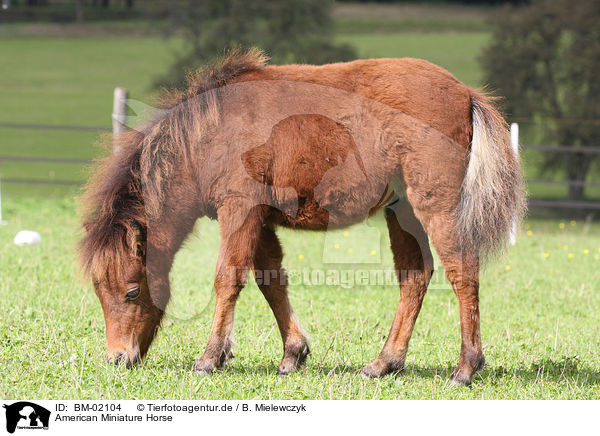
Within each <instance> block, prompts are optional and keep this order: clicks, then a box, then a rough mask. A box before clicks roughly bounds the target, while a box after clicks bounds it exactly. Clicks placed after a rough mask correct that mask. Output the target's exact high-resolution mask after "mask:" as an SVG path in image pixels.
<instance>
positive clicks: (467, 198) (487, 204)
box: [457, 90, 526, 260]
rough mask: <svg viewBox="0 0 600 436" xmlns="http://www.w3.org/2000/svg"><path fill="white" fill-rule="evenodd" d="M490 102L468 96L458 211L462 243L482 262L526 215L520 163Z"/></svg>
mask: <svg viewBox="0 0 600 436" xmlns="http://www.w3.org/2000/svg"><path fill="white" fill-rule="evenodd" d="M492 101H493V99H492V98H491V97H488V96H486V95H483V94H480V93H479V92H477V91H475V90H471V110H472V117H473V140H472V142H471V152H470V155H469V163H468V166H467V171H466V174H465V179H464V181H463V185H462V191H461V201H460V203H459V206H458V209H457V215H458V217H457V218H458V229H457V230H458V235H459V237H460V241H461V243H462V244H463V246H465V245H467V246H470V247H473V248H474V249H475V250H477V251H478V252H479V255H480V257H481V258H482V259H484V260H485V259H486V258H488V257H489V256H490V255H493V254H494V253H496V252H498V251H501V250H502V249H503V248H504V246H505V245H506V242H507V241H508V239H509V235H510V233H511V229H512V228H513V223H518V222H519V221H520V220H521V219H522V218H523V215H524V213H525V209H526V206H525V205H526V203H525V193H524V184H523V178H522V175H521V167H520V163H519V158H518V156H517V155H516V154H515V153H514V151H513V150H512V148H511V145H510V134H509V131H508V126H507V124H506V121H504V119H503V118H502V115H500V113H499V112H498V110H497V109H496V108H495V107H494V105H493V103H492Z"/></svg>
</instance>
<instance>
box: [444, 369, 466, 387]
mask: <svg viewBox="0 0 600 436" xmlns="http://www.w3.org/2000/svg"><path fill="white" fill-rule="evenodd" d="M448 386H449V387H459V386H466V387H469V386H471V377H468V376H467V375H465V374H462V373H461V372H458V373H456V374H452V375H451V376H450V381H449V383H448Z"/></svg>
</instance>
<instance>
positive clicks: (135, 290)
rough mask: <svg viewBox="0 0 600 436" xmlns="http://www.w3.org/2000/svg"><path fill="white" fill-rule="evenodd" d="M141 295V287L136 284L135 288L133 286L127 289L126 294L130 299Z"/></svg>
mask: <svg viewBox="0 0 600 436" xmlns="http://www.w3.org/2000/svg"><path fill="white" fill-rule="evenodd" d="M139 296H140V287H139V286H136V287H135V288H131V289H129V290H127V293H126V294H125V298H126V299H127V300H129V301H131V300H135V299H136V298H137V297H139Z"/></svg>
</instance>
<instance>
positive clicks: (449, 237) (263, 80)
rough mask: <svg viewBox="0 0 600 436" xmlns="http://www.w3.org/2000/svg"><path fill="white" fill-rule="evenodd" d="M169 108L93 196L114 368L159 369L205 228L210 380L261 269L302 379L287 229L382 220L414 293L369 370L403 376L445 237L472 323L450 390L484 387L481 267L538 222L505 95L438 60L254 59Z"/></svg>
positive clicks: (404, 299) (96, 273)
mask: <svg viewBox="0 0 600 436" xmlns="http://www.w3.org/2000/svg"><path fill="white" fill-rule="evenodd" d="M161 104H162V107H163V108H164V109H165V110H164V111H163V112H162V113H161V115H160V116H158V117H156V118H155V119H154V120H152V121H150V122H149V123H148V124H147V125H145V126H144V127H142V128H140V129H138V130H133V131H130V132H127V133H125V134H121V135H119V136H118V138H116V139H115V141H117V142H118V145H119V149H120V152H118V153H116V154H114V155H110V156H108V157H106V158H105V159H104V160H103V161H102V162H101V163H99V164H98V168H97V171H96V174H95V177H93V178H92V180H91V181H90V183H89V184H88V186H87V193H86V196H85V198H84V214H85V217H84V222H83V225H84V227H85V229H86V234H85V236H84V238H83V240H82V241H81V246H80V260H81V263H82V267H83V270H84V271H85V272H86V273H87V274H89V275H90V276H91V278H92V281H93V284H94V289H95V291H96V294H97V295H98V297H99V299H100V303H101V305H102V308H103V310H104V317H105V321H106V334H107V354H108V359H109V360H110V361H114V362H116V363H118V362H122V363H125V364H127V365H131V364H133V363H135V362H139V361H141V359H142V358H143V357H144V355H145V354H146V352H147V351H148V348H149V346H150V343H151V342H152V340H153V338H154V336H155V334H156V331H157V330H158V327H159V325H160V321H161V318H162V316H163V313H164V310H165V308H166V306H167V303H168V301H169V294H170V291H169V271H170V269H171V266H172V263H173V258H174V256H175V253H176V252H177V251H178V249H179V248H180V247H181V245H182V243H183V242H184V240H185V239H186V237H187V236H188V235H189V233H190V232H191V231H192V229H193V226H194V223H195V222H196V220H197V219H198V218H199V217H201V216H208V217H210V218H212V219H218V221H219V226H220V236H221V244H220V250H219V256H218V260H217V266H216V273H215V281H214V287H215V292H216V306H215V313H214V319H213V323H212V328H211V332H210V337H209V339H208V344H207V346H206V350H205V352H204V354H203V356H202V357H201V358H200V360H198V361H197V362H196V364H195V371H196V372H198V373H202V374H207V373H211V372H213V371H214V370H215V369H217V368H219V367H221V366H223V365H224V363H225V362H226V361H227V360H228V359H229V358H231V357H232V350H231V348H232V326H233V319H234V308H235V303H236V299H237V297H238V295H239V293H240V291H241V290H242V288H243V287H244V285H245V283H246V281H247V277H248V273H249V272H250V271H252V272H253V273H254V275H255V278H256V280H257V284H258V285H259V288H260V290H261V291H262V293H263V295H264V297H265V298H266V300H267V302H268V304H269V306H270V307H271V309H272V310H273V313H274V315H275V318H276V321H277V324H278V327H279V330H280V332H281V337H282V340H283V349H284V351H283V359H282V361H281V364H280V366H279V372H280V373H281V374H287V373H289V372H291V371H294V370H296V369H298V368H299V367H300V366H301V365H303V364H304V362H305V360H306V357H307V355H308V353H309V347H308V341H307V337H306V334H305V333H304V331H303V329H302V327H301V326H300V323H299V321H298V319H297V317H296V316H295V315H294V312H293V310H292V307H291V305H290V302H289V299H288V295H287V286H286V283H287V282H286V276H285V272H284V270H283V269H282V267H281V262H282V257H283V253H282V248H281V245H280V243H279V240H278V238H277V235H276V232H275V230H276V227H277V226H286V227H290V228H295V229H312V230H326V229H328V228H338V227H344V226H347V225H351V224H353V223H357V222H360V221H361V220H363V219H364V218H365V217H367V216H369V214H371V213H373V212H374V211H375V210H377V209H378V208H381V207H383V208H384V211H385V214H384V215H385V220H386V222H387V226H388V229H389V236H390V242H391V249H392V252H393V257H394V264H395V269H396V272H397V274H398V279H399V281H400V289H401V297H400V303H399V306H398V309H397V312H396V316H395V318H394V321H393V324H392V327H391V330H390V333H389V336H388V338H387V341H386V343H385V345H384V347H383V350H382V351H381V353H380V355H379V356H378V357H377V358H376V359H375V360H374V361H373V362H371V363H370V364H368V365H366V366H365V367H364V368H363V369H362V373H363V374H364V375H365V376H367V377H380V376H383V375H385V374H388V373H391V372H397V371H400V370H401V369H402V368H403V365H404V361H405V357H406V352H407V348H408V343H409V340H410V336H411V334H412V330H413V327H414V325H415V321H416V318H417V315H418V314H419V310H420V308H421V303H422V301H423V297H424V295H425V292H426V290H427V286H428V284H429V281H430V278H431V275H432V273H433V258H432V255H431V252H430V248H429V240H430V239H431V242H432V244H433V246H434V247H435V249H436V251H437V252H438V254H439V258H440V260H441V263H442V264H443V266H444V268H445V272H446V276H447V278H448V280H449V281H450V283H451V285H452V287H453V290H454V292H455V293H456V296H457V297H458V302H459V309H460V323H461V341H462V345H461V351H460V358H459V362H458V366H457V367H456V369H455V370H454V372H453V373H452V376H451V380H452V382H453V383H456V384H469V383H470V382H471V377H472V375H473V374H474V372H475V371H477V370H478V369H480V368H481V367H482V366H483V364H484V356H483V352H482V348H481V340H480V329H479V296H478V292H479V269H480V265H481V263H482V262H483V261H485V260H486V259H487V258H488V257H489V256H490V255H493V254H494V253H496V252H498V250H499V249H500V248H501V247H502V246H503V244H504V242H505V241H506V239H507V237H508V235H509V234H510V232H511V229H512V228H513V226H514V225H515V223H516V222H518V220H519V219H520V218H521V217H522V214H523V212H524V195H523V190H522V179H521V171H520V167H519V162H518V158H517V156H516V155H515V153H514V152H513V151H512V149H511V147H510V143H509V135H508V133H507V128H506V123H505V121H504V120H503V118H502V117H501V115H500V114H499V112H498V111H497V110H496V109H495V108H494V105H493V102H492V99H491V98H490V97H488V96H486V95H484V94H482V93H480V92H478V91H476V90H474V89H472V88H470V87H468V86H466V85H464V84H462V83H461V82H459V81H458V80H457V79H455V78H454V77H453V76H452V75H451V74H449V73H448V72H447V71H445V70H443V69H442V68H440V67H437V66H435V65H432V64H430V63H428V62H426V61H423V60H418V59H409V58H405V59H369V60H357V61H354V62H348V63H337V64H330V65H322V66H311V65H285V66H271V65H267V59H266V57H265V56H264V55H263V54H262V53H261V52H260V51H258V50H255V49H253V50H250V51H248V52H240V51H236V52H232V53H230V54H229V55H227V56H226V57H225V58H224V59H222V60H221V61H220V63H217V64H214V65H212V66H209V67H207V68H205V69H204V70H201V71H199V72H197V73H194V74H191V75H190V76H189V77H188V86H187V88H186V89H185V90H182V91H178V90H175V91H170V92H167V93H166V95H165V97H164V98H163V100H162V102H161ZM266 271H268V272H269V280H265V279H264V278H265V277H264V275H263V272H266ZM404 271H411V274H410V276H409V275H407V274H403V273H402V272H404Z"/></svg>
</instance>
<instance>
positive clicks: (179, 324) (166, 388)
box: [0, 199, 600, 399]
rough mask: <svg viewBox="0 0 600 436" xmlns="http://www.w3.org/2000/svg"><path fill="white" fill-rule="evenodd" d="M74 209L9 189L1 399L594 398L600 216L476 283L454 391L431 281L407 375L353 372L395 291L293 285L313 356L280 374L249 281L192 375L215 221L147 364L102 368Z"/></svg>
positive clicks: (544, 236)
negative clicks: (372, 376)
mask: <svg viewBox="0 0 600 436" xmlns="http://www.w3.org/2000/svg"><path fill="white" fill-rule="evenodd" d="M75 209H76V203H75V202H74V201H73V200H69V199H64V200H60V201H56V200H39V199H36V200H32V199H22V200H21V199H19V200H16V199H15V200H11V201H9V202H8V204H7V205H6V207H5V217H6V218H8V220H9V224H8V225H6V226H2V227H0V246H2V247H3V249H2V251H1V252H0V270H1V271H2V280H1V282H0V296H1V299H2V302H3V307H4V310H2V312H0V372H1V373H2V375H3V376H2V377H1V378H0V397H2V398H5V399H16V398H30V397H35V398H48V399H58V398H90V399H92V398H104V399H125V398H129V399H141V398H145V399H150V398H163V399H179V398H180V399H221V398H236V399H329V398H335V399H359V398H362V399H371V398H376V399H383V398H413V399H416V398H419V399H427V398H432V399H449V398H461V399H481V398H485V399H494V398H529V399H530V398H536V399H542V398H544V399H549V398H555V399H556V398H562V399H573V398H595V399H600V390H599V385H600V362H599V360H598V349H599V348H600V315H599V314H600V293H599V292H598V284H599V283H600V260H598V259H599V257H600V236H599V235H600V226H599V225H598V224H594V225H586V224H585V223H583V222H576V223H574V224H575V225H573V226H572V225H571V224H570V223H569V222H568V221H567V222H565V223H564V224H565V226H564V227H565V228H564V229H561V228H560V227H559V223H557V222H554V221H544V222H542V221H529V222H528V223H527V225H528V226H529V227H530V228H529V230H530V231H531V232H532V234H531V235H530V236H529V235H527V233H526V230H525V231H524V233H523V235H522V236H521V237H520V238H519V240H518V242H517V245H516V246H515V247H513V248H512V249H510V251H509V253H508V254H507V255H506V256H505V257H503V258H502V259H501V260H499V261H496V262H493V263H492V264H490V265H489V266H488V268H487V270H486V272H485V273H484V274H483V277H482V283H481V313H482V315H481V319H482V336H483V344H484V351H485V353H486V358H487V366H486V368H485V369H484V370H483V371H481V372H480V373H479V374H478V375H477V376H476V377H475V378H474V383H473V386H472V387H471V388H450V387H448V386H447V379H448V376H449V375H450V373H451V371H452V369H453V366H454V365H455V364H456V362H457V358H458V352H459V324H458V306H457V303H456V298H455V296H454V294H453V293H452V291H451V290H449V289H432V290H430V291H429V293H428V294H427V296H426V297H425V302H424V306H423V309H422V311H421V316H420V317H419V320H418V322H417V325H416V328H415V332H414V335H413V340H412V342H411V347H410V350H409V354H408V358H407V362H406V369H405V371H404V373H403V374H401V375H399V376H387V377H384V378H382V379H378V380H365V379H363V378H361V376H360V375H359V373H358V370H359V368H360V367H361V366H362V365H364V364H366V363H368V362H369V361H370V360H371V359H373V358H374V357H375V356H377V354H378V353H379V351H380V349H381V347H382V345H383V342H384V340H385V337H386V335H387V332H388V328H389V326H390V325H391V321H392V317H393V315H394V312H395V309H396V306H397V303H398V298H399V291H398V289H397V288H396V287H395V286H370V287H368V286H354V287H351V288H346V287H341V286H323V285H319V286H308V285H306V284H297V285H293V286H291V288H290V298H291V301H292V304H293V306H294V308H295V310H296V312H297V314H298V316H299V318H300V320H301V322H302V323H303V326H304V327H305V329H306V330H307V332H308V334H309V335H310V337H311V338H312V342H311V348H312V354H311V356H310V357H309V359H308V363H307V366H306V369H305V370H303V371H302V372H301V373H298V374H293V375H291V376H288V377H280V376H277V375H276V369H277V365H278V363H279V359H280V358H281V352H282V350H281V340H280V338H279V333H278V331H277V327H276V324H275V321H274V317H273V315H272V314H271V312H270V310H269V309H268V306H266V307H265V305H266V304H265V301H264V299H263V297H262V295H261V294H260V292H259V291H258V289H257V287H256V286H255V285H254V283H253V282H251V284H249V286H247V288H246V289H245V290H244V291H243V292H242V296H241V298H240V301H239V304H238V310H237V314H236V324H235V337H236V342H237V347H236V358H235V359H233V360H232V361H231V362H230V364H229V365H228V367H227V368H226V369H225V370H224V371H223V372H220V373H217V374H215V375H213V376H211V377H198V376H195V375H194V374H193V372H192V365H193V362H194V359H197V358H199V357H200V356H201V354H202V351H203V347H204V344H205V341H206V339H207V337H208V332H209V327H210V321H211V316H212V313H211V312H212V308H213V305H214V298H211V297H212V285H211V284H212V274H213V271H214V266H215V263H216V255H217V250H218V248H217V247H218V236H217V234H218V231H217V227H216V223H215V222H210V221H207V220H201V221H200V222H199V225H198V229H197V232H196V236H194V237H193V238H192V239H191V240H190V242H189V243H188V244H187V246H186V248H185V249H184V250H183V251H181V252H180V253H179V255H178V257H177V258H176V265H175V268H174V271H173V272H172V275H171V279H172V283H173V293H174V297H173V301H172V305H171V306H170V307H169V310H168V314H169V315H168V316H167V318H166V320H165V322H164V327H163V328H162V330H161V332H160V333H159V336H158V337H157V339H156V341H155V343H154V345H153V346H152V348H151V349H150V353H149V355H148V358H147V360H146V361H145V363H144V364H143V366H141V367H138V368H135V369H133V370H126V369H124V368H122V367H115V366H112V365H108V364H106V363H105V361H104V345H105V338H104V321H103V316H102V309H101V308H100V304H99V302H98V300H97V298H96V296H95V294H94V292H93V290H92V287H91V285H89V284H88V283H82V282H81V280H80V279H79V277H78V275H77V273H76V270H75V267H74V248H73V247H74V246H75V242H76V239H77V236H76V235H75V233H74V231H73V229H75V228H77V226H78V221H77V216H76V213H75ZM372 225H373V226H375V228H376V229H379V230H380V231H381V235H382V237H381V255H382V263H381V265H369V266H368V267H369V268H381V267H383V268H391V267H392V263H391V255H390V252H389V249H387V246H388V242H387V232H386V231H385V228H384V225H383V223H382V221H381V220H380V219H379V218H375V219H374V220H373V224H372ZM24 228H26V229H35V230H38V231H39V232H40V233H41V235H42V237H43V242H42V244H41V245H39V246H29V247H27V246H26V247H17V246H15V245H13V244H12V241H11V239H12V237H13V236H14V234H16V232H17V231H18V230H20V229H24ZM364 230H365V229H364V228H362V229H359V228H356V227H355V228H351V229H349V236H348V237H344V235H343V234H342V233H341V232H336V233H333V234H332V235H329V237H331V238H332V239H330V241H333V240H335V241H340V243H344V244H348V245H349V246H353V247H355V249H356V250H359V249H362V248H364V245H365V240H364V238H362V237H361V236H363V237H364V234H365V233H364ZM280 236H281V239H282V243H283V246H284V249H285V251H286V257H285V259H284V265H285V266H286V268H288V269H290V270H295V271H298V270H302V269H303V268H309V269H312V270H314V269H321V268H325V269H330V268H334V267H336V266H335V265H327V264H323V263H322V262H321V259H322V253H323V248H324V247H323V244H324V239H323V238H324V234H322V233H312V234H306V233H302V232H293V231H281V232H280ZM372 239H373V238H371V239H370V240H372ZM565 247H566V248H565ZM584 250H588V251H587V254H585V252H584ZM545 254H547V255H548V257H547V258H546V257H545ZM569 254H571V255H572V257H569ZM301 256H302V259H301V258H300V257H301ZM341 268H344V269H347V268H357V266H356V265H351V264H344V265H342V266H341ZM438 268H439V265H438Z"/></svg>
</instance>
